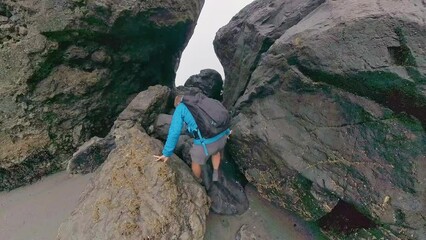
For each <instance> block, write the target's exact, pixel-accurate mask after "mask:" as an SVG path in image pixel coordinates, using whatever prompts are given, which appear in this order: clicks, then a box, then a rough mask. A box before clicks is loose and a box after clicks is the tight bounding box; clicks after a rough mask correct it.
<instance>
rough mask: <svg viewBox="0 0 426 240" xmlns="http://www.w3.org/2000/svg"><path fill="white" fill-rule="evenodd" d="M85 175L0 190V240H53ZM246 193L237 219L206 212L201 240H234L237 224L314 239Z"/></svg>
mask: <svg viewBox="0 0 426 240" xmlns="http://www.w3.org/2000/svg"><path fill="white" fill-rule="evenodd" d="M91 176H92V174H88V175H74V176H70V175H69V174H67V173H66V172H61V173H57V174H54V175H51V176H48V177H46V178H44V179H42V180H40V181H38V182H36V183H34V184H32V185H30V186H25V187H22V188H18V189H15V190H13V191H10V192H0V239H1V240H3V239H8V240H54V239H55V237H56V233H57V230H58V228H59V225H60V224H61V223H62V222H63V221H64V220H65V219H66V218H67V217H68V216H69V215H70V214H71V211H72V210H73V209H74V208H75V207H76V206H77V203H78V199H79V197H80V195H81V194H82V192H83V190H84V189H85V186H86V185H87V183H89V180H90V177H91ZM246 192H247V196H248V198H249V201H250V208H249V210H248V211H246V212H245V213H244V214H242V215H239V216H221V215H217V214H213V213H211V214H210V215H209V217H208V219H207V231H206V234H205V240H216V239H221V240H227V239H229V240H234V239H235V236H236V234H237V232H238V230H239V229H240V228H241V226H242V225H243V224H245V225H246V226H247V229H248V230H249V231H251V232H253V233H254V235H255V236H256V239H262V240H263V239H265V240H266V239H268V240H274V239H280V240H281V239H282V240H285V239H289V240H305V239H306V240H311V239H315V238H314V236H313V234H312V233H311V231H310V230H309V227H308V226H307V225H306V223H304V222H303V221H301V220H299V219H297V218H296V217H294V216H292V215H291V214H289V213H287V212H285V211H283V210H282V209H279V208H276V207H274V206H272V205H271V204H270V203H269V202H268V201H266V200H264V199H261V198H260V197H259V195H258V193H257V192H256V191H255V190H254V188H253V187H247V188H246Z"/></svg>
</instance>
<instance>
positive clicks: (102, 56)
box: [91, 50, 111, 63]
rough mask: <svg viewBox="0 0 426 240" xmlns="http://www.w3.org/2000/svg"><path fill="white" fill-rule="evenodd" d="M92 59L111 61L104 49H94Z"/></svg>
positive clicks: (100, 61)
mask: <svg viewBox="0 0 426 240" xmlns="http://www.w3.org/2000/svg"><path fill="white" fill-rule="evenodd" d="M91 59H92V61H94V62H97V63H108V62H110V61H111V57H110V56H108V54H107V53H106V52H105V51H104V50H99V51H96V52H94V53H93V54H92V56H91Z"/></svg>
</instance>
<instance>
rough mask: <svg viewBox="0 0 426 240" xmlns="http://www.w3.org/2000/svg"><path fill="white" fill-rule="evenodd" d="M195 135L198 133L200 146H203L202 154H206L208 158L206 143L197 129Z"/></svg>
mask: <svg viewBox="0 0 426 240" xmlns="http://www.w3.org/2000/svg"><path fill="white" fill-rule="evenodd" d="M197 133H198V137H199V138H200V142H201V145H202V146H203V149H204V154H206V156H208V155H209V151H208V150H207V146H206V143H205V141H204V138H203V137H202V136H201V132H200V129H197Z"/></svg>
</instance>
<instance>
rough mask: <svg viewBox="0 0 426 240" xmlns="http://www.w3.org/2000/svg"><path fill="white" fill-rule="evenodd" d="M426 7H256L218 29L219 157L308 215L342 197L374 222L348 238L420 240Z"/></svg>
mask: <svg viewBox="0 0 426 240" xmlns="http://www.w3.org/2000/svg"><path fill="white" fill-rule="evenodd" d="M425 12H426V6H425V3H424V1H420V0H416V1H408V0H404V1H398V2H395V1H384V0H378V1H368V0H362V1H356V2H354V1H346V0H345V1H313V0H309V1H308V0H306V1H283V0H269V1H256V2H253V3H252V4H250V5H249V6H247V7H246V8H245V9H243V10H242V11H241V12H240V13H239V14H238V15H237V16H236V17H234V18H233V19H232V20H231V22H230V23H229V24H228V25H227V26H225V27H223V28H222V29H221V30H220V31H219V32H218V34H217V36H216V39H215V49H216V53H217V55H218V56H219V58H220V61H221V62H222V65H223V66H224V69H225V78H226V81H225V89H224V102H225V103H226V104H227V106H228V107H231V108H233V110H234V116H235V117H234V119H233V135H234V136H233V137H232V138H231V140H230V142H229V150H230V153H231V156H232V157H233V159H234V160H235V162H236V163H237V164H238V165H239V168H240V169H241V171H242V172H243V173H244V175H245V176H246V178H247V179H248V180H249V181H250V182H251V183H253V184H254V185H255V186H256V187H257V188H258V190H259V191H260V192H261V194H262V195H263V196H264V197H266V198H267V199H269V200H271V201H273V202H274V203H276V204H277V205H280V206H282V207H284V208H287V209H290V210H292V211H294V212H296V213H298V214H299V215H300V216H303V217H304V218H305V219H307V220H317V219H319V218H321V217H322V216H324V215H325V214H326V213H328V212H330V211H331V210H332V209H333V207H334V206H335V205H336V204H337V202H338V201H339V200H343V201H345V202H347V203H350V204H351V205H353V206H354V207H355V208H356V209H357V210H358V211H359V212H360V213H362V214H363V215H364V216H367V217H368V218H370V219H371V220H373V222H375V223H376V224H377V225H378V227H377V228H375V229H374V230H368V229H367V230H366V231H365V232H364V233H363V234H364V235H363V236H361V235H357V237H364V238H367V239H368V238H372V236H377V235H379V236H381V237H383V238H385V239H394V238H399V239H423V238H425V236H426V233H425V228H424V224H423V222H424V221H423V220H424V208H425V201H424V196H425V194H426V192H425V191H426V190H425V189H426V180H425V179H426V175H425V172H426V164H425V163H426V132H425V126H426V117H425V116H426V115H424V114H425V113H426V95H425V90H424V89H425V84H426V77H425V75H426V62H425V61H424V59H426V55H425V52H424V51H422V49H425V47H426V45H425V44H426V42H425V41H424V40H423V39H425V38H426V31H425V29H426V27H425V22H426V19H425V18H426V17H425V16H426V15H425V14H424V13H425ZM248 39H250V41H249V40H248ZM236 43H243V44H236ZM231 63H235V64H231ZM422 219H423V220H422ZM350 232H351V231H350ZM350 234H356V233H353V232H351V233H349V235H350ZM346 237H348V238H353V237H354V235H351V236H346Z"/></svg>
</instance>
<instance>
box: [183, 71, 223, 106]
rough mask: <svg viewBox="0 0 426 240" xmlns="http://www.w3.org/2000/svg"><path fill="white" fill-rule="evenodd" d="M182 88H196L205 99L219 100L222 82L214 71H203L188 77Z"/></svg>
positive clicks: (220, 77)
mask: <svg viewBox="0 0 426 240" xmlns="http://www.w3.org/2000/svg"><path fill="white" fill-rule="evenodd" d="M184 86H185V87H187V88H198V89H200V90H201V92H202V93H204V95H206V96H207V97H210V98H214V99H221V94H222V89H223V80H222V76H220V74H219V73H218V72H217V71H216V70H213V69H204V70H201V71H200V73H199V74H196V75H192V76H191V77H189V78H188V80H186V82H185V84H184Z"/></svg>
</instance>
